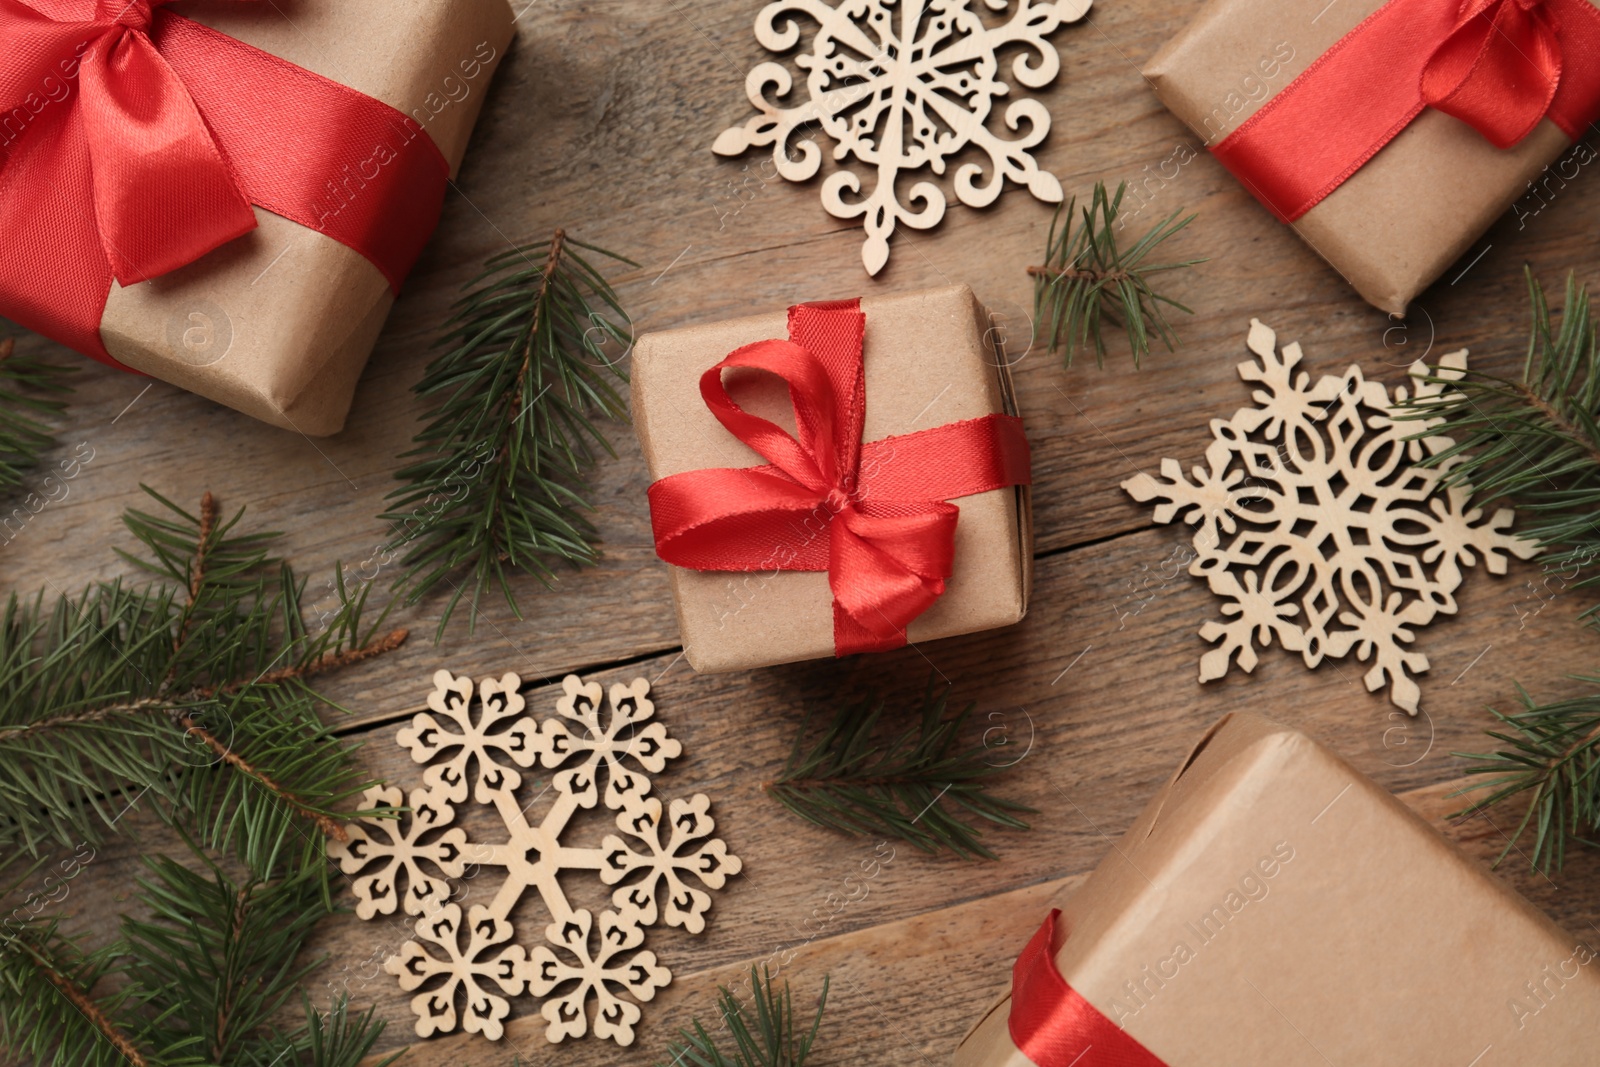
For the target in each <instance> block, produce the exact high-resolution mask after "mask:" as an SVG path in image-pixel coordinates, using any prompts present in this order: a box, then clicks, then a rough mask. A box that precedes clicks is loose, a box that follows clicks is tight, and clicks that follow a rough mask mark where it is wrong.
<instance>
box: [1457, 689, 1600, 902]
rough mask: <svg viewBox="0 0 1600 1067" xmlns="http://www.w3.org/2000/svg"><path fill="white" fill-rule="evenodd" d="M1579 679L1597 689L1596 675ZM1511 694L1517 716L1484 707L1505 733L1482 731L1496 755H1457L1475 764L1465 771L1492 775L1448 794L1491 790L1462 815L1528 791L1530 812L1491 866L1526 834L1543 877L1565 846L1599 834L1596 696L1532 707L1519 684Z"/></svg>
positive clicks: (1562, 858)
mask: <svg viewBox="0 0 1600 1067" xmlns="http://www.w3.org/2000/svg"><path fill="white" fill-rule="evenodd" d="M1578 680H1579V681H1583V682H1587V683H1589V684H1591V685H1595V686H1600V677H1594V676H1579V677H1578ZM1517 696H1518V699H1519V700H1521V702H1522V709H1523V710H1522V711H1520V712H1516V713H1514V714H1510V715H1506V714H1503V713H1502V712H1499V711H1495V710H1494V709H1493V708H1491V709H1489V710H1490V713H1491V714H1493V715H1494V717H1495V719H1496V720H1498V721H1499V723H1500V724H1501V725H1502V726H1503V727H1504V728H1505V729H1503V730H1489V731H1487V733H1488V735H1489V736H1490V737H1492V738H1493V739H1495V740H1496V741H1499V742H1500V743H1501V745H1502V746H1503V747H1502V748H1501V749H1500V750H1499V751H1496V752H1487V753H1481V752H1480V753H1466V752H1457V753H1455V755H1457V756H1461V757H1463V758H1466V759H1471V760H1476V761H1477V762H1476V763H1474V764H1473V765H1471V766H1469V767H1468V768H1467V773H1468V774H1481V775H1489V776H1492V777H1490V778H1489V779H1488V780H1487V781H1485V782H1483V783H1481V784H1478V785H1474V786H1472V787H1470V788H1469V789H1463V790H1460V791H1459V792H1457V793H1455V794H1452V795H1453V796H1460V795H1461V794H1463V793H1468V792H1474V791H1477V790H1481V789H1487V790H1490V792H1489V793H1488V794H1487V795H1486V796H1483V797H1480V798H1479V799H1478V800H1476V801H1474V802H1473V803H1472V805H1471V806H1470V807H1468V808H1466V809H1465V810H1463V811H1461V812H1458V813H1457V814H1458V815H1459V816H1461V817H1467V816H1472V815H1476V814H1478V813H1479V812H1481V811H1483V810H1485V809H1486V808H1489V807H1492V806H1493V805H1495V804H1498V803H1500V802H1501V801H1502V800H1508V799H1510V798H1511V797H1515V796H1519V795H1522V794H1529V796H1528V810H1527V811H1526V812H1525V813H1524V814H1523V816H1522V820H1521V821H1520V822H1519V823H1517V828H1516V830H1515V831H1514V832H1513V833H1512V834H1511V839H1510V840H1509V841H1508V842H1507V843H1506V847H1505V848H1504V849H1503V850H1502V851H1501V853H1500V856H1499V858H1498V859H1496V861H1495V862H1496V863H1499V862H1501V861H1503V860H1504V859H1505V858H1506V856H1507V855H1509V854H1510V853H1511V851H1512V850H1513V849H1515V848H1516V846H1517V843H1518V842H1519V841H1521V840H1522V838H1523V837H1524V836H1525V835H1526V834H1527V833H1528V832H1529V831H1532V833H1533V856H1532V857H1531V859H1530V861H1529V862H1530V865H1531V866H1533V867H1535V868H1538V869H1539V870H1542V871H1544V872H1545V873H1546V874H1548V873H1550V872H1551V871H1554V870H1559V869H1560V868H1561V866H1562V864H1563V863H1565V862H1566V856H1567V844H1568V843H1569V841H1577V842H1581V843H1583V844H1588V845H1593V844H1595V843H1596V842H1595V841H1594V840H1593V836H1592V835H1594V834H1595V833H1596V832H1597V831H1600V693H1592V694H1589V695H1586V696H1580V697H1574V698H1572V699H1570V700H1560V701H1556V702H1555V703H1552V704H1538V703H1535V702H1534V700H1533V699H1532V698H1531V697H1530V696H1529V695H1528V693H1527V691H1526V690H1524V689H1523V688H1522V687H1521V686H1518V687H1517Z"/></svg>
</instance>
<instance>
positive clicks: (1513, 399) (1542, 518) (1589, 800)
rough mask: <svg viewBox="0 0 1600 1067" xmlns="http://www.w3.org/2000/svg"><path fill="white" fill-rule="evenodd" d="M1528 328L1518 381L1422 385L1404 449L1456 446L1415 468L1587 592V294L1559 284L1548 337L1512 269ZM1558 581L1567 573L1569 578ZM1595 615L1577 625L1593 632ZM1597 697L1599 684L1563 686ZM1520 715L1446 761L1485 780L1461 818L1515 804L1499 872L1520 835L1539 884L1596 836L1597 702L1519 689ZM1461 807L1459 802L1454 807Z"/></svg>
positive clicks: (1533, 289)
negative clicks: (1486, 746) (1491, 507)
mask: <svg viewBox="0 0 1600 1067" xmlns="http://www.w3.org/2000/svg"><path fill="white" fill-rule="evenodd" d="M1524 273H1525V274H1526V277H1527V283H1528V298H1529V304H1530V305H1531V307H1532V314H1533V328H1532V331H1531V336H1530V337H1529V339H1528V354H1527V359H1526V361H1525V362H1524V364H1523V373H1522V377H1521V379H1520V380H1517V379H1510V378H1500V377H1496V376H1494V375H1490V374H1485V373H1483V372H1482V371H1478V370H1472V369H1467V370H1465V371H1453V370H1445V371H1441V372H1439V373H1435V374H1432V375H1429V376H1425V377H1424V378H1423V379H1422V380H1423V381H1424V382H1426V383H1428V384H1429V385H1430V386H1436V387H1437V389H1430V390H1421V391H1420V395H1415V396H1413V397H1411V398H1410V399H1409V400H1408V401H1407V402H1406V403H1405V405H1404V406H1403V411H1402V414H1401V415H1400V416H1399V417H1400V418H1402V419H1408V420H1415V421H1418V422H1422V423H1423V424H1424V425H1425V426H1426V428H1425V429H1423V430H1421V431H1419V432H1418V433H1417V434H1415V435H1413V436H1414V437H1415V438H1422V437H1434V436H1442V437H1446V438H1449V439H1451V440H1452V441H1453V442H1454V443H1453V444H1451V445H1450V446H1449V447H1446V448H1444V449H1442V450H1440V451H1439V452H1437V453H1436V454H1433V455H1430V456H1429V457H1427V459H1426V460H1425V461H1424V462H1425V463H1426V464H1428V465H1432V466H1435V467H1439V468H1441V469H1442V470H1443V472H1444V473H1443V478H1444V481H1445V482H1446V483H1447V484H1452V485H1463V484H1470V485H1471V486H1472V487H1473V489H1474V495H1475V502H1481V503H1482V504H1483V505H1484V506H1487V505H1488V504H1490V503H1492V502H1494V501H1497V500H1507V501H1510V502H1513V503H1515V504H1516V505H1517V506H1518V508H1519V516H1518V518H1519V523H1518V527H1519V532H1520V533H1521V535H1522V536H1524V537H1529V538H1531V539H1532V540H1534V541H1536V542H1538V544H1539V545H1540V547H1541V549H1542V550H1543V555H1542V556H1541V558H1542V559H1543V561H1544V570H1545V571H1546V573H1549V572H1552V571H1554V572H1556V573H1558V574H1560V576H1561V579H1562V582H1563V585H1564V586H1566V587H1570V588H1576V587H1579V586H1586V585H1591V586H1592V585H1594V584H1596V582H1597V580H1600V579H1597V575H1596V574H1594V573H1590V574H1588V575H1585V574H1583V573H1582V571H1583V568H1585V567H1590V566H1591V565H1592V564H1593V563H1594V562H1595V560H1596V558H1597V557H1600V517H1597V516H1600V423H1597V421H1596V420H1597V417H1600V348H1597V344H1596V335H1595V324H1594V321H1593V317H1592V313H1591V308H1590V304H1589V297H1588V293H1587V292H1586V291H1585V290H1584V289H1583V288H1582V287H1581V286H1579V285H1578V284H1577V282H1576V281H1575V280H1574V278H1573V277H1572V276H1571V275H1570V274H1569V275H1568V276H1567V283H1566V294H1565V308H1566V310H1565V312H1564V313H1563V314H1562V316H1561V319H1560V323H1559V325H1557V324H1556V322H1555V316H1554V315H1553V313H1552V312H1551V309H1550V306H1549V304H1548V302H1547V301H1546V299H1545V294H1544V290H1543V288H1542V287H1541V286H1540V285H1539V282H1538V280H1537V279H1536V278H1535V277H1534V275H1533V272H1532V270H1529V269H1526V268H1525V269H1524ZM1569 571H1570V573H1567V572H1569ZM1594 610H1595V609H1590V610H1589V611H1588V612H1585V615H1586V616H1587V617H1590V619H1591V622H1593V621H1595V620H1594V618H1593V616H1594ZM1575 677H1577V678H1578V679H1579V680H1581V681H1585V682H1589V683H1592V684H1595V685H1600V677H1595V676H1584V675H1577V676H1575ZM1517 697H1518V701H1519V702H1520V703H1521V705H1522V710H1521V711H1519V712H1515V713H1512V714H1503V713H1501V712H1499V711H1496V710H1495V709H1493V708H1491V709H1489V710H1490V713H1491V714H1492V715H1493V716H1494V717H1495V720H1496V723H1497V725H1498V727H1499V728H1498V729H1490V730H1488V731H1487V733H1488V735H1489V737H1490V738H1492V739H1493V740H1495V741H1497V742H1499V743H1500V746H1501V747H1500V748H1499V749H1498V750H1497V751H1495V752H1489V753H1457V755H1461V756H1464V757H1465V758H1467V759H1471V760H1475V761H1476V762H1475V763H1474V764H1473V765H1472V766H1470V767H1469V768H1468V773H1470V774H1475V775H1484V776H1486V780H1485V781H1483V782H1482V783H1481V784H1478V785H1475V786H1472V787H1470V788H1469V789H1466V790H1463V791H1462V792H1463V793H1466V792H1474V791H1477V790H1488V792H1487V794H1486V795H1485V796H1483V797H1482V798H1480V799H1478V800H1477V801H1475V802H1474V803H1473V804H1472V805H1471V806H1470V807H1468V808H1467V809H1465V810H1464V811H1463V812H1461V813H1460V814H1461V815H1464V816H1465V815H1474V814H1477V813H1479V812H1481V811H1483V810H1485V809H1486V808H1489V807H1491V806H1492V805H1495V804H1498V803H1499V802H1501V801H1503V800H1507V799H1510V798H1512V797H1517V796H1523V795H1526V796H1527V798H1528V809H1527V812H1526V813H1525V814H1524V816H1523V818H1522V820H1521V822H1519V823H1518V825H1517V829H1516V832H1515V833H1514V834H1513V835H1512V837H1511V840H1510V842H1509V843H1508V844H1507V845H1506V848H1505V850H1504V851H1503V852H1502V853H1501V854H1500V859H1501V860H1504V859H1505V857H1506V855H1508V854H1509V853H1510V852H1511V851H1512V850H1513V849H1515V848H1516V847H1517V845H1518V843H1519V842H1520V841H1521V840H1522V839H1523V838H1524V836H1525V835H1527V834H1528V833H1530V832H1531V833H1532V834H1533V854H1532V857H1531V860H1530V863H1531V865H1532V866H1533V867H1535V868H1538V869H1541V870H1544V871H1546V872H1548V871H1551V870H1556V869H1559V868H1560V867H1561V865H1562V864H1563V863H1564V862H1565V859H1566V854H1567V846H1568V845H1569V844H1571V843H1574V842H1577V843H1584V844H1590V843H1593V842H1592V838H1593V836H1594V835H1595V834H1596V833H1597V832H1600V694H1592V695H1588V696H1582V697H1577V698H1574V699H1571V700H1564V701H1557V702H1556V703H1553V704H1539V703H1536V702H1535V701H1534V700H1533V699H1532V698H1531V697H1530V696H1529V695H1528V693H1527V691H1526V690H1525V689H1524V688H1523V687H1522V686H1521V685H1518V687H1517ZM1457 795H1460V794H1457Z"/></svg>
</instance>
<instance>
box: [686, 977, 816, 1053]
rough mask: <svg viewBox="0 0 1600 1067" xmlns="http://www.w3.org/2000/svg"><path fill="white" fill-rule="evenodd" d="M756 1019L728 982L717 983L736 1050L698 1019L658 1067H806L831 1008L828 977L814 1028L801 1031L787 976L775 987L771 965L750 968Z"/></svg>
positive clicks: (720, 1005)
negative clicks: (824, 1015)
mask: <svg viewBox="0 0 1600 1067" xmlns="http://www.w3.org/2000/svg"><path fill="white" fill-rule="evenodd" d="M750 988H751V991H752V992H753V994H754V996H753V998H752V999H753V1000H754V1013H753V1014H754V1019H753V1022H752V1019H751V1014H752V1013H751V1012H750V1011H749V1010H748V1008H747V1006H746V1005H744V1004H741V1003H740V1002H739V998H738V997H736V996H734V994H733V992H732V991H731V990H729V989H728V988H727V987H726V986H718V987H717V1010H718V1012H719V1013H720V1014H721V1016H722V1020H723V1022H724V1023H725V1024H726V1025H727V1030H728V1034H729V1036H730V1037H731V1038H732V1039H733V1045H734V1051H733V1052H732V1053H731V1054H730V1053H728V1052H724V1051H723V1050H722V1049H721V1048H719V1047H718V1045H717V1043H716V1041H715V1039H713V1038H712V1036H711V1034H710V1033H709V1032H707V1030H706V1028H705V1025H704V1024H703V1023H701V1021H700V1020H699V1019H695V1020H694V1021H693V1022H692V1023H691V1024H690V1025H691V1030H679V1031H678V1036H679V1037H680V1038H682V1041H683V1043H682V1044H678V1043H672V1044H669V1045H668V1046H667V1059H666V1061H665V1062H664V1063H658V1064H657V1065H656V1067H805V1063H806V1061H807V1059H808V1058H809V1057H810V1056H811V1046H812V1045H813V1044H814V1043H815V1042H816V1039H817V1032H818V1031H819V1030H820V1029H821V1027H822V1013H823V1011H824V1010H826V1008H827V1006H828V979H827V977H826V976H824V977H823V979H822V993H821V994H820V995H819V996H818V997H817V1014H816V1016H815V1017H814V1018H813V1019H812V1020H811V1029H810V1030H808V1031H806V1032H805V1033H804V1034H798V1033H797V1031H796V1029H795V1019H794V1003H793V996H792V995H791V993H790V990H789V983H788V981H787V980H785V981H784V983H783V990H782V992H779V991H778V990H776V989H775V988H774V987H773V984H772V975H771V974H770V973H769V972H768V971H767V969H766V967H762V968H761V970H760V972H759V973H758V972H757V971H756V968H755V965H754V964H752V965H751V967H750Z"/></svg>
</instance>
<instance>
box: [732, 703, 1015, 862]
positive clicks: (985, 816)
mask: <svg viewBox="0 0 1600 1067" xmlns="http://www.w3.org/2000/svg"><path fill="white" fill-rule="evenodd" d="M885 706H886V705H885V702H884V701H883V700H881V699H874V698H870V697H869V698H867V699H864V700H862V701H860V702H858V703H853V704H848V705H845V706H842V707H840V708H839V710H838V711H837V712H836V713H835V714H834V717H833V721H832V723H831V724H830V725H829V726H828V727H827V728H826V729H825V730H824V731H823V733H822V734H821V736H820V737H817V738H816V739H814V740H812V741H810V743H809V744H808V743H807V737H808V735H809V734H810V732H811V731H810V730H809V729H808V727H809V723H810V717H809V716H808V717H807V719H806V721H805V722H802V724H801V726H800V731H799V733H798V734H796V736H795V742H794V748H793V750H792V751H791V752H790V754H789V759H788V761H787V762H786V763H785V764H784V768H783V773H782V774H780V775H779V776H778V778H777V779H776V780H774V781H771V782H768V783H766V785H765V786H764V788H765V789H766V791H767V792H768V793H769V794H771V795H772V797H773V798H774V799H776V800H777V801H778V802H779V803H780V804H782V805H783V806H784V807H786V808H788V809H789V810H790V811H791V812H793V813H794V814H796V815H798V816H800V817H801V818H802V819H806V820H807V821H809V822H812V823H815V824H816V825H818V826H822V827H826V828H828V829H831V830H838V831H841V832H843V833H847V834H852V835H865V834H871V835H874V836H884V837H892V838H895V839H896V840H900V841H905V842H908V843H910V844H912V845H914V846H916V847H917V848H919V849H922V850H923V851H924V852H938V851H939V850H940V849H949V850H950V851H951V852H953V853H955V854H956V855H957V856H960V857H962V858H963V859H970V858H972V857H974V856H982V857H984V858H985V859H994V858H995V855H994V853H993V852H991V851H990V850H989V849H988V848H986V847H985V846H984V845H983V844H982V843H981V842H980V841H979V840H978V839H979V837H980V836H981V834H982V830H981V829H980V828H979V826H978V825H974V824H972V823H969V822H966V821H964V820H963V819H962V818H961V815H962V813H963V812H964V813H967V814H971V815H974V816H977V817H978V818H979V819H981V820H985V821H987V822H991V823H994V824H996V825H999V826H1008V827H1012V828H1015V829H1022V830H1026V829H1027V828H1028V824H1027V823H1026V822H1023V821H1022V820H1021V819H1020V818H1018V814H1026V813H1031V812H1032V811H1033V810H1034V809H1032V808H1029V807H1025V806H1024V805H1021V804H1018V803H1016V802H1014V801H1010V800H1005V799H1003V798H1001V797H997V796H995V795H994V794H992V793H991V792H989V789H988V786H989V784H990V782H991V781H992V779H993V778H994V776H995V775H997V774H999V773H1001V772H1002V771H1003V770H1004V769H1005V767H1003V766H1001V765H997V764H995V763H992V762H990V758H991V757H993V755H994V751H993V750H992V749H990V748H987V747H985V746H984V745H982V744H979V745H977V746H974V747H971V748H959V747H957V741H958V740H959V737H960V734H961V728H962V726H963V725H965V723H966V721H967V718H968V716H970V715H971V713H972V708H973V705H970V704H969V705H968V706H967V707H966V708H965V709H963V710H962V711H960V712H957V713H956V714H954V715H947V714H946V711H945V694H944V692H943V691H936V690H935V688H934V685H933V681H932V679H930V680H929V683H928V688H927V690H926V691H925V693H924V694H923V697H922V704H921V707H920V708H919V709H918V710H917V712H916V721H915V722H914V723H912V724H911V725H910V726H908V727H907V728H906V729H905V730H903V731H901V732H900V733H898V734H896V735H895V736H893V737H892V738H890V739H888V740H886V741H885V740H880V739H879V738H878V735H879V732H880V731H879V730H878V726H879V723H880V722H881V720H882V718H883V713H884V709H885Z"/></svg>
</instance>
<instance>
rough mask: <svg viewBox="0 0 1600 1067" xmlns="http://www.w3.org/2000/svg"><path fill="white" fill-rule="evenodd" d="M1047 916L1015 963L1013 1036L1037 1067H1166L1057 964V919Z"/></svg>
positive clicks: (1057, 913)
mask: <svg viewBox="0 0 1600 1067" xmlns="http://www.w3.org/2000/svg"><path fill="white" fill-rule="evenodd" d="M1060 915H1061V911H1060V909H1059V908H1055V909H1052V910H1051V912H1050V914H1049V915H1048V916H1046V917H1045V920H1044V925H1043V926H1041V927H1039V930H1038V932H1036V933H1035V934H1034V935H1033V937H1032V938H1030V939H1029V941H1028V944H1027V947H1026V948H1024V949H1023V950H1022V955H1020V956H1018V957H1017V962H1016V965H1015V966H1014V967H1012V968H1011V1018H1010V1022H1009V1024H1008V1025H1009V1028H1010V1031H1011V1040H1012V1043H1014V1044H1015V1045H1016V1046H1017V1048H1018V1050H1019V1051H1021V1052H1022V1054H1023V1055H1024V1056H1026V1057H1028V1059H1030V1060H1032V1061H1033V1062H1034V1064H1036V1065H1037V1067H1166V1064H1165V1063H1163V1062H1162V1061H1161V1060H1160V1059H1159V1058H1157V1057H1156V1055H1155V1054H1154V1053H1153V1052H1151V1051H1150V1050H1149V1049H1147V1048H1145V1047H1144V1046H1143V1045H1141V1044H1139V1042H1137V1041H1135V1040H1134V1039H1133V1038H1132V1037H1130V1036H1128V1032H1127V1031H1126V1030H1123V1029H1122V1028H1121V1027H1120V1026H1118V1025H1117V1024H1116V1023H1114V1022H1112V1021H1111V1020H1110V1019H1108V1018H1106V1016H1105V1013H1104V1012H1102V1011H1101V1010H1100V1009H1099V1008H1097V1007H1095V1006H1094V1005H1093V1004H1090V1003H1089V1002H1088V1001H1087V1000H1084V999H1083V997H1082V996H1081V995H1079V994H1078V992H1077V991H1076V990H1074V989H1073V988H1072V987H1071V986H1069V985H1067V980H1066V979H1065V978H1062V977H1061V972H1060V971H1059V970H1057V969H1056V949H1055V937H1056V919H1057V918H1058V917H1059V916H1060Z"/></svg>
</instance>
